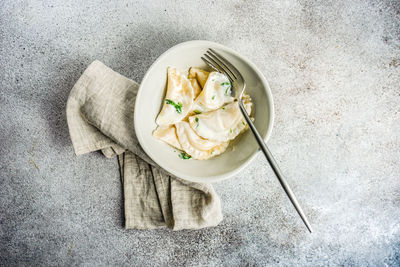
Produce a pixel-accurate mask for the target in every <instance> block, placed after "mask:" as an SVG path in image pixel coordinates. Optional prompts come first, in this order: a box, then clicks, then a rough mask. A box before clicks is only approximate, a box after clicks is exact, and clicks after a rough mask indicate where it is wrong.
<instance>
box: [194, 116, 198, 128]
mask: <svg viewBox="0 0 400 267" xmlns="http://www.w3.org/2000/svg"><path fill="white" fill-rule="evenodd" d="M194 120H195V121H196V128H197V127H199V118H198V117H196V118H195V119H194Z"/></svg>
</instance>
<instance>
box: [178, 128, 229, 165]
mask: <svg viewBox="0 0 400 267" xmlns="http://www.w3.org/2000/svg"><path fill="white" fill-rule="evenodd" d="M175 127H176V134H177V136H178V140H179V143H180V144H181V147H182V149H183V150H184V151H185V152H186V153H187V154H189V155H191V156H192V157H193V158H194V159H199V160H205V159H209V158H211V157H213V156H216V155H219V154H221V153H223V152H224V151H225V150H226V148H227V147H228V142H215V141H210V140H206V139H203V138H201V137H200V136H198V135H197V134H196V132H195V131H194V130H193V128H192V127H190V125H189V123H187V122H186V121H181V122H178V123H177V124H175Z"/></svg>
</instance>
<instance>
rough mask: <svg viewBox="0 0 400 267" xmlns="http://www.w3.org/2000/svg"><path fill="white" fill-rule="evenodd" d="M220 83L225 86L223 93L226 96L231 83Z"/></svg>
mask: <svg viewBox="0 0 400 267" xmlns="http://www.w3.org/2000/svg"><path fill="white" fill-rule="evenodd" d="M221 85H222V86H226V89H225V95H226V96H227V95H228V93H229V90H230V89H231V84H230V83H228V82H223V83H221Z"/></svg>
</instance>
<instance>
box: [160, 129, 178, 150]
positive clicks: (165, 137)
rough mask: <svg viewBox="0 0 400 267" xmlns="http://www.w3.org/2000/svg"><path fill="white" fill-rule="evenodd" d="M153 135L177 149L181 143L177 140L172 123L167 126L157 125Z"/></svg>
mask: <svg viewBox="0 0 400 267" xmlns="http://www.w3.org/2000/svg"><path fill="white" fill-rule="evenodd" d="M153 136H154V137H156V138H158V139H160V140H161V141H164V142H165V143H167V144H168V145H171V146H173V147H175V148H177V149H181V150H182V147H181V144H180V143H179V141H178V137H177V136H176V130H175V126H174V125H168V126H158V127H157V129H155V130H154V132H153Z"/></svg>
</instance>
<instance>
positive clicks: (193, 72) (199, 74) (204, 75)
mask: <svg viewBox="0 0 400 267" xmlns="http://www.w3.org/2000/svg"><path fill="white" fill-rule="evenodd" d="M209 74H210V73H209V72H208V71H205V70H202V69H198V68H193V67H192V68H190V69H189V75H188V78H189V79H196V80H197V81H198V82H199V84H200V86H201V88H204V85H205V84H206V82H207V79H208V75H209Z"/></svg>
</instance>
